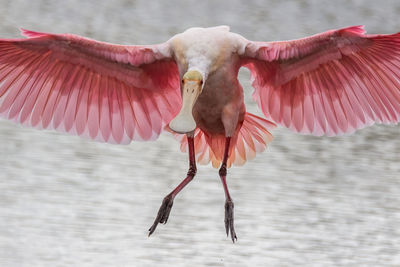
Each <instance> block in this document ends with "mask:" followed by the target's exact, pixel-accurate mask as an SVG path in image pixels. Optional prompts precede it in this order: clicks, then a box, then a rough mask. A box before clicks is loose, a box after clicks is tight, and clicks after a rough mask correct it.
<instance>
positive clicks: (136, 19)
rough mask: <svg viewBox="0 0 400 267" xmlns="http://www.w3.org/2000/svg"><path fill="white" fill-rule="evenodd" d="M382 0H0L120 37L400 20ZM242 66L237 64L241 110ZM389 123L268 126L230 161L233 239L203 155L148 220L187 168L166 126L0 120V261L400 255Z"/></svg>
mask: <svg viewBox="0 0 400 267" xmlns="http://www.w3.org/2000/svg"><path fill="white" fill-rule="evenodd" d="M399 13H400V2H399V1H396V0H392V1H360V0H358V1H356V0H346V1H317V0H314V1H251V0H248V1H207V0H206V1H194V0H192V1H127V0H125V1H124V0H118V1H78V0H75V1H44V0H43V1H35V0H34V1H28V0H26V1H22V0H14V1H6V0H2V1H0V36H1V37H7V38H10V37H18V36H19V33H18V29H17V28H18V27H24V28H28V29H32V30H38V31H47V32H58V33H66V32H69V33H75V34H80V35H84V36H89V37H91V38H94V39H98V40H103V41H108V42H114V43H122V44H151V43H157V42H163V41H165V40H167V39H168V38H170V37H171V36H172V35H173V34H176V33H179V32H181V31H183V30H185V29H186V28H188V27H191V26H214V25H220V24H226V25H230V26H231V30H232V31H235V32H238V33H240V34H243V35H244V36H245V37H247V38H248V39H251V40H265V41H268V40H285V39H294V38H300V37H303V36H307V35H311V34H315V33H318V32H322V31H325V30H328V29H331V28H339V27H344V26H348V25H358V24H365V25H366V29H367V30H368V31H369V32H370V33H393V32H397V31H400V18H399ZM248 78H249V75H248V72H246V71H241V73H240V79H241V81H242V83H243V85H244V87H245V91H246V99H247V100H246V104H247V106H248V109H249V111H251V112H254V113H257V114H260V113H259V111H258V109H257V108H256V105H255V104H254V103H253V102H252V101H251V99H250V95H251V92H252V89H251V87H250V85H249V81H248ZM399 133H400V127H399V126H382V125H376V126H373V127H370V128H367V129H364V130H361V131H358V132H357V133H356V134H354V135H351V136H344V137H337V138H326V137H323V138H321V137H312V136H302V135H296V134H293V133H291V132H289V131H288V130H286V129H283V128H279V129H277V130H275V131H273V134H274V136H275V140H274V141H273V143H272V144H271V145H270V146H269V148H268V149H267V151H266V152H264V153H262V154H259V155H257V157H256V159H255V160H253V161H251V162H249V163H247V164H246V165H245V166H243V167H240V168H239V167H238V168H236V167H235V168H232V169H230V170H229V174H228V183H229V187H230V190H231V194H232V196H233V199H234V201H235V219H236V232H237V234H238V242H237V243H236V244H232V243H231V241H230V240H229V239H228V238H226V237H225V234H224V224H223V218H224V217H223V216H224V208H223V207H224V194H223V189H222V186H221V184H220V181H219V177H218V172H217V170H216V169H213V168H212V167H211V166H201V167H199V170H198V175H197V176H196V178H195V180H194V181H193V182H192V183H191V184H189V186H188V187H187V188H185V189H184V190H183V191H182V193H181V194H180V195H179V196H178V197H177V198H176V200H175V203H174V207H173V210H172V213H171V217H170V220H169V221H168V224H167V225H165V226H164V225H160V226H159V227H158V229H157V231H156V233H155V234H154V236H152V237H150V238H148V237H147V229H148V228H149V226H150V225H151V223H152V222H153V219H154V216H155V215H156V212H157V210H158V208H159V205H160V204H161V200H162V198H163V197H164V196H165V195H166V194H167V193H168V192H169V191H170V190H172V189H173V188H174V187H175V186H176V185H177V184H178V183H179V182H180V181H181V179H182V178H183V177H184V176H185V173H186V171H187V155H185V154H183V153H181V152H180V151H179V144H178V143H177V142H176V141H175V140H174V139H173V138H172V137H171V136H170V135H168V134H164V135H162V136H161V138H160V139H159V140H158V141H157V142H153V143H132V144H131V145H129V146H117V145H109V144H101V143H96V142H92V141H88V140H84V139H81V138H79V137H74V136H67V135H62V134H59V133H55V132H49V131H37V130H34V129H28V128H23V127H21V126H19V125H15V124H13V123H11V122H8V121H4V120H1V121H0V266H1V267H20V266H21V267H34V266H38V267H43V266H52V267H53V266H82V267H86V266H400V172H399V171H400V166H399V162H400V138H399Z"/></svg>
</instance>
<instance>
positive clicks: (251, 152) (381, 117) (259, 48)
mask: <svg viewBox="0 0 400 267" xmlns="http://www.w3.org/2000/svg"><path fill="white" fill-rule="evenodd" d="M22 33H23V34H24V35H25V36H27V37H28V38H27V39H0V115H2V116H3V117H5V118H7V119H11V120H14V121H17V122H20V123H22V124H24V125H29V126H33V127H37V128H41V129H48V128H52V129H56V130H58V131H62V132H68V133H72V134H77V135H80V136H85V137H88V138H92V139H95V140H99V141H103V142H110V143H118V144H128V143H130V142H131V141H132V140H154V139H156V138H157V137H158V136H159V134H160V133H161V131H162V130H163V129H164V128H165V127H166V126H169V129H170V131H173V132H174V133H175V134H176V135H178V136H179V139H180V141H181V149H182V150H184V151H185V150H186V148H188V150H189V151H188V153H189V171H188V173H187V177H186V178H185V179H184V180H183V181H182V182H181V184H179V185H178V186H177V187H176V188H175V189H174V190H173V191H172V192H171V193H170V194H168V195H167V196H166V197H165V198H164V201H163V203H162V205H161V207H160V210H159V212H158V215H157V217H156V219H155V221H154V224H153V225H152V227H151V228H150V229H149V231H150V234H151V233H153V232H154V231H155V229H156V227H157V225H158V223H166V222H167V220H168V217H169V213H170V211H171V207H172V204H173V200H174V198H175V196H176V195H177V194H178V193H179V192H180V191H181V190H182V189H183V188H184V187H185V186H186V185H187V184H188V183H189V182H190V181H191V180H192V179H193V177H194V176H195V174H196V170H197V169H196V160H197V161H198V162H200V163H209V162H212V164H213V166H214V167H216V168H217V167H220V170H219V175H220V178H221V181H222V184H223V186H224V192H225V196H226V203H225V227H226V231H227V234H230V235H231V238H232V240H233V241H234V240H235V238H236V234H235V230H234V227H233V202H232V199H231V197H230V195H229V190H228V187H227V184H226V175H227V168H229V167H230V166H231V165H232V164H236V165H242V164H244V163H245V162H246V161H247V160H248V159H252V158H254V157H255V155H256V153H258V152H261V151H263V150H264V149H265V148H266V146H267V144H268V143H269V142H271V140H272V135H271V134H270V133H269V130H271V129H273V128H274V127H275V126H276V125H275V123H276V124H278V125H282V126H284V127H287V128H289V129H290V130H292V131H294V132H299V133H303V134H313V135H318V136H320V135H327V136H335V135H340V134H345V133H351V132H354V131H355V130H357V129H360V128H362V127H365V126H368V125H371V124H373V123H375V122H378V123H397V122H399V120H400V34H392V35H366V34H364V31H363V29H362V27H360V26H354V27H348V28H343V29H338V30H331V31H327V32H324V33H321V34H317V35H314V36H311V37H306V38H303V39H299V40H292V41H284V42H253V41H249V40H247V39H245V38H244V37H242V36H240V35H238V34H235V33H232V32H230V31H229V27H227V26H220V27H213V28H191V29H189V30H187V31H185V32H183V33H180V34H177V35H175V36H174V37H172V38H171V39H170V40H168V41H166V42H165V43H161V44H158V45H148V46H135V45H132V46H123V45H113V44H107V43H103V42H98V41H95V40H91V39H87V38H83V37H80V36H76V35H70V34H47V33H39V32H32V31H27V30H22ZM241 67H246V68H248V69H249V70H250V72H251V75H252V85H253V87H255V91H254V93H253V98H254V99H255V100H256V102H257V104H258V106H259V107H260V108H261V110H262V112H263V113H264V115H265V116H266V118H267V119H268V120H266V119H263V118H260V117H257V116H255V115H252V114H250V113H247V112H246V108H245V105H244V100H243V88H242V86H241V85H240V83H239V81H238V79H237V75H238V71H239V69H240V68H241ZM269 120H270V121H269Z"/></svg>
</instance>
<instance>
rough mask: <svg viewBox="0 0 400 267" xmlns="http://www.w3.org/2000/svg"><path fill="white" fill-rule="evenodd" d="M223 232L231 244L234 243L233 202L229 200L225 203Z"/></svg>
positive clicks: (235, 238)
mask: <svg viewBox="0 0 400 267" xmlns="http://www.w3.org/2000/svg"><path fill="white" fill-rule="evenodd" d="M225 230H226V236H229V234H230V235H231V238H232V242H233V243H235V241H236V240H237V237H236V233H235V227H234V226H233V202H232V201H231V200H227V201H226V202H225Z"/></svg>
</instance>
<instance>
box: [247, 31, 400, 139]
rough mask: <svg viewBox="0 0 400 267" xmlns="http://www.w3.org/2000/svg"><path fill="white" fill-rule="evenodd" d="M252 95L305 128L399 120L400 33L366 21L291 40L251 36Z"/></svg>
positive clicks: (344, 129) (317, 130) (333, 129)
mask: <svg viewBox="0 0 400 267" xmlns="http://www.w3.org/2000/svg"><path fill="white" fill-rule="evenodd" d="M242 57H243V65H244V66H245V67H247V68H249V69H250V71H251V74H252V77H253V86H254V87H255V91H254V94H253V97H254V99H255V100H256V101H257V103H258V105H259V107H260V108H261V109H262V111H263V113H264V114H265V115H266V117H267V118H268V119H271V120H273V121H274V122H276V123H278V124H280V125H284V126H285V127H287V128H289V129H291V130H293V131H295V132H300V133H306V134H313V135H328V136H334V135H340V134H344V133H351V132H353V131H355V130H357V129H360V128H362V127H364V126H367V125H371V124H373V123H374V122H378V123H397V122H399V120H400V34H399V33H398V34H392V35H366V34H364V30H363V28H362V26H354V27H349V28H344V29H339V30H331V31H327V32H324V33H321V34H317V35H314V36H311V37H307V38H304V39H299V40H294V41H286V42H249V44H248V45H247V46H246V50H245V53H244V55H242Z"/></svg>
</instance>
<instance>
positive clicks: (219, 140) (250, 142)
mask: <svg viewBox="0 0 400 267" xmlns="http://www.w3.org/2000/svg"><path fill="white" fill-rule="evenodd" d="M275 127H276V125H275V124H274V123H272V122H270V121H268V120H265V119H263V118H260V117H258V116H255V115H253V114H251V113H246V114H245V117H244V121H243V122H242V124H241V125H238V127H237V129H236V132H235V134H234V136H232V140H231V146H230V151H229V159H228V167H231V166H232V164H234V165H236V166H241V165H243V164H244V163H245V162H246V161H247V160H251V159H253V158H254V157H255V156H256V153H257V152H262V151H264V150H265V149H266V147H267V144H268V143H270V142H271V141H272V139H273V136H272V135H271V133H270V132H269V131H268V130H271V129H274V128H275ZM175 136H176V138H177V139H178V140H179V141H180V142H181V151H182V152H186V151H187V137H186V135H183V134H176V133H175ZM194 136H195V137H194V146H195V152H196V159H197V162H198V163H200V164H204V165H205V164H208V163H210V161H211V162H212V165H213V167H214V168H218V167H219V166H220V164H221V162H222V158H223V155H224V148H225V136H224V135H210V134H208V133H206V132H203V131H202V130H201V129H199V128H196V130H195V133H194Z"/></svg>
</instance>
